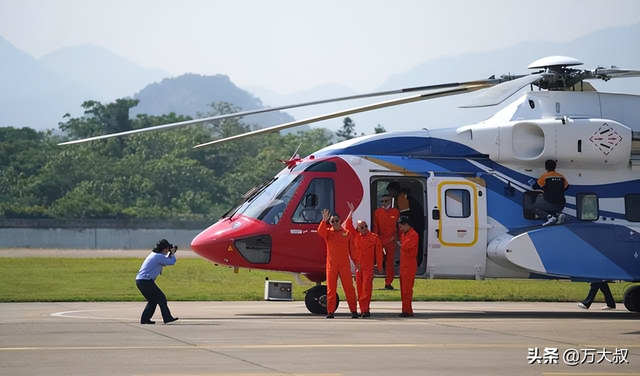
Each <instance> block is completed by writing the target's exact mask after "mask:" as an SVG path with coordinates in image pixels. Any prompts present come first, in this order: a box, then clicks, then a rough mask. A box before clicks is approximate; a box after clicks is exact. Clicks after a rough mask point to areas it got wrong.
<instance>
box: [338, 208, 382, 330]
mask: <svg viewBox="0 0 640 376" xmlns="http://www.w3.org/2000/svg"><path fill="white" fill-rule="evenodd" d="M347 204H348V205H349V209H350V211H351V213H353V204H352V203H350V202H349V203H347ZM345 227H346V229H347V230H348V231H349V232H351V233H353V234H355V233H356V232H358V233H359V234H357V235H354V244H355V253H354V256H355V258H354V262H355V264H356V291H357V292H358V305H360V317H362V318H367V317H371V310H370V304H371V294H372V291H373V268H374V266H375V264H376V261H377V265H378V273H382V243H381V242H380V239H379V238H378V235H376V234H374V233H373V232H371V231H369V226H368V225H367V222H365V221H363V220H358V221H357V222H356V227H353V222H352V221H351V220H348V221H346V226H345Z"/></svg>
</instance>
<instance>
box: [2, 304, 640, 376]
mask: <svg viewBox="0 0 640 376" xmlns="http://www.w3.org/2000/svg"><path fill="white" fill-rule="evenodd" d="M143 305H144V304H143V303H141V302H116V303H103V302H100V303H86V302H82V303H69V302H64V303H63V302H60V303H2V304H0V333H1V335H0V365H1V368H0V369H1V371H0V374H2V375H3V376H14V375H15V376H18V375H29V376H33V375H48V376H62V375H65V376H67V375H164V376H169V375H235V376H247V375H252V376H274V375H306V376H329V375H331V376H340V375H344V376H365V375H440V376H449V375H519V376H523V375H638V374H639V371H640V326H639V323H640V315H638V314H636V313H630V312H627V311H624V310H620V309H618V310H615V311H600V310H599V309H597V307H592V309H591V310H589V311H585V310H580V309H579V308H578V307H577V306H576V305H575V304H574V303H521V302H518V303H511V302H414V311H415V316H414V317H412V318H399V317H398V313H399V302H373V303H372V307H371V309H372V311H371V312H372V317H371V318H367V319H362V318H360V319H351V318H350V314H349V312H348V310H347V309H345V308H339V310H338V312H337V314H336V318H335V319H325V318H324V316H321V315H313V314H311V313H309V312H308V311H307V309H306V307H305V305H304V302H298V301H294V302H281V301H258V302H169V306H170V308H171V310H172V313H173V315H174V316H178V317H180V320H178V321H176V322H174V323H171V324H167V325H165V324H162V320H161V317H160V314H159V312H156V316H155V318H154V319H155V320H156V324H155V325H142V324H140V323H139V320H140V313H141V311H142V308H143ZM571 356H573V357H571ZM530 363H531V364H530Z"/></svg>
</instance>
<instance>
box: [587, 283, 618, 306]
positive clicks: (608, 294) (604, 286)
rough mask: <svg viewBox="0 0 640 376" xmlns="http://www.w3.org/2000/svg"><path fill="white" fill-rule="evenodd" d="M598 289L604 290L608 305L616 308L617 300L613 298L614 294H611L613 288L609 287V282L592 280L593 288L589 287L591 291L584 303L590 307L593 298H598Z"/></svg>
mask: <svg viewBox="0 0 640 376" xmlns="http://www.w3.org/2000/svg"><path fill="white" fill-rule="evenodd" d="M598 290H600V291H602V294H603V295H604V301H605V302H606V303H607V306H609V307H611V308H616V301H615V299H613V294H611V289H609V284H608V283H607V282H592V283H591V289H589V293H588V294H587V297H586V298H584V300H583V301H582V304H584V305H585V306H587V308H588V307H590V306H591V303H593V300H594V299H595V298H596V294H597V293H598Z"/></svg>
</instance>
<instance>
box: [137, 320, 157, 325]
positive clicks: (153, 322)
mask: <svg viewBox="0 0 640 376" xmlns="http://www.w3.org/2000/svg"><path fill="white" fill-rule="evenodd" d="M155 323H156V322H155V321H151V320H149V321H142V322H140V324H151V325H153V324H155Z"/></svg>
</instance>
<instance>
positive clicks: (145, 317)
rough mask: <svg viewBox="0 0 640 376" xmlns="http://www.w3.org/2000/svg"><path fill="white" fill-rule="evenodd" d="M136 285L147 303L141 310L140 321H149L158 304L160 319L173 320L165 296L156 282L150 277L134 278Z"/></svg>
mask: <svg viewBox="0 0 640 376" xmlns="http://www.w3.org/2000/svg"><path fill="white" fill-rule="evenodd" d="M136 286H138V290H140V292H141V293H142V296H144V298H145V299H147V305H146V307H144V310H143V311H142V317H141V318H140V323H142V324H144V323H148V322H149V321H151V318H152V317H153V314H154V313H155V312H156V307H157V306H160V312H161V313H162V319H163V320H164V322H165V323H166V322H171V321H173V316H171V311H169V305H168V304H167V297H166V296H165V295H164V293H163V292H162V290H160V288H159V287H158V285H156V282H155V281H154V280H152V279H136Z"/></svg>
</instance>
